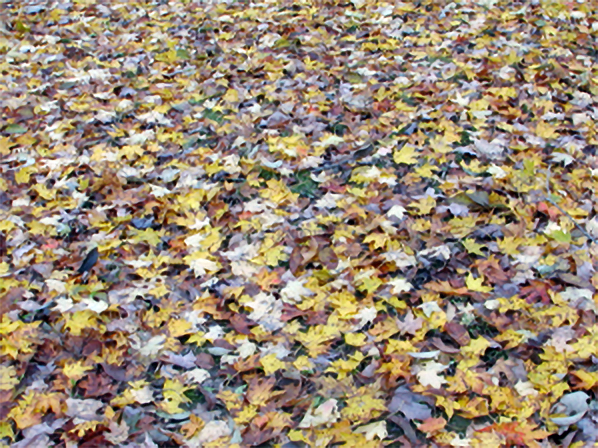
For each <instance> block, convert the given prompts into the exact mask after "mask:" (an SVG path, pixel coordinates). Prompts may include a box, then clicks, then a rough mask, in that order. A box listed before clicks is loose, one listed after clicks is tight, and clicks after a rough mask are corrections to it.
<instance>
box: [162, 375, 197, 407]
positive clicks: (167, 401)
mask: <svg viewBox="0 0 598 448" xmlns="http://www.w3.org/2000/svg"><path fill="white" fill-rule="evenodd" d="M188 389H189V387H187V386H185V385H184V384H183V383H181V382H180V381H178V380H176V379H172V380H170V379H168V380H166V381H165V382H164V387H163V389H162V395H163V396H164V401H162V402H160V404H159V407H160V409H162V410H163V411H164V412H166V413H167V414H171V415H172V414H179V413H181V412H183V409H181V408H180V405H181V404H183V403H188V402H190V401H191V400H190V399H189V398H187V397H186V396H185V395H184V393H185V391H187V390H188Z"/></svg>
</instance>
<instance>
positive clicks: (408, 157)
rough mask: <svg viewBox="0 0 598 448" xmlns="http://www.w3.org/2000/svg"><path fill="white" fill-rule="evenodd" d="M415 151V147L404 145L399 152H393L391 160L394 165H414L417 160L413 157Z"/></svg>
mask: <svg viewBox="0 0 598 448" xmlns="http://www.w3.org/2000/svg"><path fill="white" fill-rule="evenodd" d="M416 154H417V150H416V148H415V146H412V145H405V146H403V147H402V148H401V149H400V150H395V152H394V154H393V160H394V161H395V163H404V164H405V165H415V164H416V163H417V162H418V160H417V158H416V157H415V155H416Z"/></svg>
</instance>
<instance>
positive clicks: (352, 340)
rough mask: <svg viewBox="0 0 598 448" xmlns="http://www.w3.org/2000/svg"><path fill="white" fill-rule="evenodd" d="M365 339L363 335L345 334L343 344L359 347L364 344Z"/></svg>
mask: <svg viewBox="0 0 598 448" xmlns="http://www.w3.org/2000/svg"><path fill="white" fill-rule="evenodd" d="M365 339H366V337H365V334H363V333H347V334H345V342H346V343H347V344H349V345H353V346H355V347H361V346H362V345H365V343H366V340H365Z"/></svg>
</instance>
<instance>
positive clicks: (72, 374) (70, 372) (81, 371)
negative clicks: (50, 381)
mask: <svg viewBox="0 0 598 448" xmlns="http://www.w3.org/2000/svg"><path fill="white" fill-rule="evenodd" d="M83 363H84V361H81V360H80V361H74V362H67V363H66V364H65V365H64V367H63V369H62V373H64V375H65V376H66V377H67V378H68V379H69V380H73V381H77V380H80V379H81V378H83V377H84V376H85V372H87V371H89V370H93V367H91V366H85V365H83Z"/></svg>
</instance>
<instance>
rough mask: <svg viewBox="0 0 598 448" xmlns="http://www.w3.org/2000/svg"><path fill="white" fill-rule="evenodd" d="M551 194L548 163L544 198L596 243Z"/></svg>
mask: <svg viewBox="0 0 598 448" xmlns="http://www.w3.org/2000/svg"><path fill="white" fill-rule="evenodd" d="M551 194H552V193H551V192H550V165H548V170H547V171H546V196H544V198H545V199H546V200H547V201H548V202H550V203H551V204H552V205H554V206H555V207H556V208H557V209H558V210H559V211H560V212H561V213H562V214H563V215H565V216H566V217H567V218H569V221H571V222H572V223H573V225H575V227H577V229H578V230H579V231H580V232H581V233H583V234H584V235H585V237H586V238H587V239H589V240H590V241H591V242H593V243H594V244H596V243H597V241H596V238H594V237H593V236H592V235H590V234H589V233H588V231H587V230H586V229H584V228H583V227H582V226H581V225H580V224H579V223H578V222H577V221H576V220H575V218H573V216H571V215H570V214H569V213H567V211H565V209H563V207H561V206H560V205H559V204H557V203H556V201H555V200H554V199H552V198H551V197H550V195H551Z"/></svg>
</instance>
